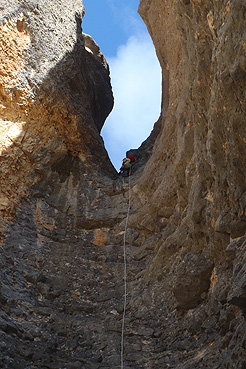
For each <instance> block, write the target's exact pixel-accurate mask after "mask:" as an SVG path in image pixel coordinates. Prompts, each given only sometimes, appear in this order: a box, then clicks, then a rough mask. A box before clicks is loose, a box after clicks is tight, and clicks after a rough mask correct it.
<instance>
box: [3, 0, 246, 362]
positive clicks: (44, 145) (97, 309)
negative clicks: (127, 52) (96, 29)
mask: <svg viewBox="0 0 246 369" xmlns="http://www.w3.org/2000/svg"><path fill="white" fill-rule="evenodd" d="M139 13H140V15H141V16H142V18H143V20H144V21H145V23H146V25H147V27H148V29H149V32H150V35H151V37H152V39H153V42H154V45H155V48H156V52H157V56H158V58H159V61H160V64H161V67H162V71H163V100H162V113H161V117H160V119H159V121H158V123H157V124H156V125H155V128H154V131H153V133H152V135H151V137H150V138H149V139H148V140H147V141H146V142H145V143H144V144H143V146H142V147H141V148H140V149H139V150H137V151H135V155H136V157H137V159H138V161H137V162H138V164H136V165H135V168H133V173H132V176H131V182H130V185H131V186H130V188H131V198H132V202H131V209H130V217H129V222H128V228H127V232H126V241H127V261H128V266H127V285H128V295H127V315H126V325H125V350H124V352H125V355H124V362H125V368H134V369H136V368H139V369H140V368H175V369H177V368H180V369H185V368H187V369H191V368H202V369H204V368H214V369H215V368H230V369H231V368H237V369H243V368H245V367H246V361H245V342H246V341H245V339H246V337H245V331H246V330H245V328H246V327H245V307H246V292H245V288H246V269H245V251H246V238H245V230H246V192H245V191H246V188H245V183H246V181H245V167H246V166H245V164H246V152H245V143H246V137H245V124H244V122H245V90H246V89H245V87H246V54H245V52H246V44H245V29H246V27H245V26H246V24H245V22H246V21H245V19H246V6H245V4H244V1H243V0H234V1H233V0H228V1H226V0H224V1H222V0H217V1H209V0H204V1H200V0H141V2H140V6H139ZM82 15H83V7H82V5H81V2H80V1H77V0H66V1H65V0H59V1H53V0H52V1H45V0H43V1H38V0H27V1H23V2H16V1H14V0H9V1H7V2H5V4H4V5H3V6H2V5H0V28H1V32H2V33H1V34H2V37H1V40H0V45H1V46H0V50H1V54H0V58H1V65H0V98H1V105H0V109H1V116H0V119H1V120H0V124H1V125H0V129H1V167H0V170H1V188H0V198H1V202H0V210H1V214H2V217H1V235H2V238H1V255H0V263H1V271H0V275H1V285H0V303H1V312H0V338H1V339H0V352H1V355H0V366H1V367H2V368H6V369H7V368H16V369H17V368H18V369H27V368H35V367H36V368H57V369H58V368H59V369H60V368H64V369H65V368H93V369H94V368H95V369H96V368H117V367H120V346H121V326H122V311H123V294H124V284H123V272H124V266H123V247H122V245H123V236H124V229H125V220H126V216H127V209H128V198H129V186H128V184H129V183H128V179H124V182H122V181H119V180H117V174H116V172H115V170H114V168H113V167H112V165H111V163H110V161H109V159H108V156H107V153H106V151H105V149H104V145H103V141H102V139H101V137H100V129H101V127H102V125H103V122H104V120H105V118H106V117H107V115H108V114H109V112H110V111H111V109H112V105H113V96H112V92H111V87H110V79H109V71H108V66H107V63H106V61H105V58H104V57H103V55H102V54H101V52H100V49H99V47H98V45H96V44H95V42H94V41H93V40H92V39H91V37H90V36H88V35H85V34H82V31H81V21H82ZM147 159H149V160H148V161H147V163H146V160H147Z"/></svg>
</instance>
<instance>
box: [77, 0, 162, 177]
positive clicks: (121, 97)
mask: <svg viewBox="0 0 246 369" xmlns="http://www.w3.org/2000/svg"><path fill="white" fill-rule="evenodd" d="M83 4H84V7H85V16H84V19H83V23H82V28H83V32H85V33H87V34H89V35H91V36H92V37H93V38H94V40H95V41H96V42H97V44H98V45H99V46H100V49H101V51H102V52H103V54H104V55H105V57H106V59H107V61H108V63H109V67H110V75H111V83H112V87H113V93H114V98H115V105H114V109H113V112H112V113H111V114H110V116H109V117H108V118H107V120H106V122H105V124H104V127H103V129H102V132H101V135H102V137H103V139H104V143H105V146H106V149H107V151H108V153H109V156H110V158H111V161H112V163H113V164H114V166H115V167H116V169H117V170H118V169H119V167H120V166H121V161H122V159H123V158H124V156H125V152H126V151H127V150H129V149H133V148H138V147H139V146H140V145H141V143H142V142H143V141H144V140H145V139H146V138H147V137H148V135H149V134H150V132H151V130H152V127H153V125H154V123H155V122H156V121H157V119H158V118H159V114H160V107H161V71H160V66H159V62H158V60H157V58H156V55H155V50H154V46H153V43H152V41H151V39H150V36H149V34H148V32H147V29H146V26H145V24H144V23H143V21H142V19H141V18H140V16H139V15H138V13H137V9H138V4H139V0H83Z"/></svg>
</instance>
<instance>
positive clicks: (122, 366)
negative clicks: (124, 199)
mask: <svg viewBox="0 0 246 369" xmlns="http://www.w3.org/2000/svg"><path fill="white" fill-rule="evenodd" d="M128 178H129V200H128V209H127V217H126V223H125V230H124V241H123V244H124V247H123V248H124V251H123V252H124V308H123V317H122V331H121V369H124V330H125V318H126V303H127V281H126V277H127V260H126V231H127V226H128V220H129V213H130V207H131V167H130V171H129V177H128Z"/></svg>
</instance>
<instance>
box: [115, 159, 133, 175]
mask: <svg viewBox="0 0 246 369" xmlns="http://www.w3.org/2000/svg"><path fill="white" fill-rule="evenodd" d="M135 160H136V159H135V157H134V156H132V155H130V156H127V157H126V158H125V159H123V162H122V166H121V168H120V172H119V174H121V173H122V174H123V173H124V172H126V175H127V176H129V174H130V170H131V165H132V163H134V162H135Z"/></svg>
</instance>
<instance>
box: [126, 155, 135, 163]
mask: <svg viewBox="0 0 246 369" xmlns="http://www.w3.org/2000/svg"><path fill="white" fill-rule="evenodd" d="M127 158H128V159H130V160H131V163H134V161H135V157H134V156H127Z"/></svg>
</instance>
